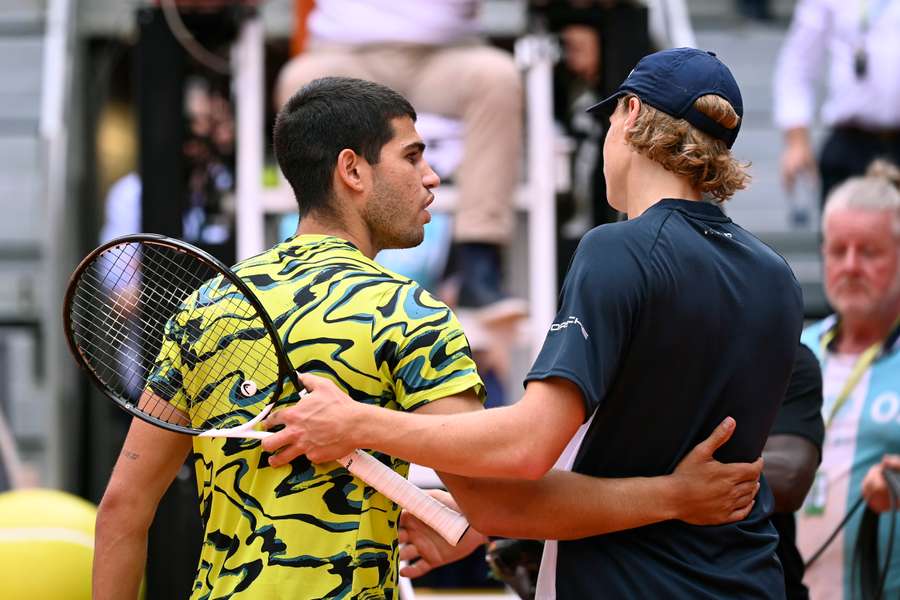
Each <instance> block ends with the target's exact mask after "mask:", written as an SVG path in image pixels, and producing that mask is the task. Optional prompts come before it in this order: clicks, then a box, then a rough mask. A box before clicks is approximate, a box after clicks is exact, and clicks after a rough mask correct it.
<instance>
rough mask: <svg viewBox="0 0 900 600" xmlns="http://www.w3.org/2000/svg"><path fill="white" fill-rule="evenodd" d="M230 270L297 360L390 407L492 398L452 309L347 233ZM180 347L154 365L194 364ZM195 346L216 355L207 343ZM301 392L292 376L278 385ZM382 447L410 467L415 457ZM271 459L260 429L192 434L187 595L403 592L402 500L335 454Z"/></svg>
mask: <svg viewBox="0 0 900 600" xmlns="http://www.w3.org/2000/svg"><path fill="white" fill-rule="evenodd" d="M235 272H236V273H237V274H238V275H239V276H240V277H241V279H243V280H244V281H245V282H246V283H247V284H248V285H249V286H250V287H251V288H252V289H253V291H254V293H255V294H256V295H257V297H258V298H259V299H260V301H261V302H262V304H263V305H264V307H265V308H266V311H267V313H268V314H269V315H270V317H271V318H272V320H273V322H274V323H275V326H276V328H277V330H278V332H279V335H280V337H281V340H282V344H283V346H284V348H285V350H286V352H287V354H288V358H289V359H290V363H291V366H292V367H294V368H296V369H298V370H299V371H300V372H303V373H314V374H317V375H320V376H323V377H328V378H330V379H332V380H333V381H334V382H335V383H337V384H338V385H339V386H340V387H341V388H342V389H343V390H344V391H346V392H347V393H348V394H349V395H350V396H351V397H352V398H354V399H355V400H357V401H359V402H366V403H370V404H375V405H378V406H382V407H386V408H390V409H394V410H404V411H410V410H415V409H417V408H419V407H421V406H423V405H424V404H427V403H429V402H431V401H434V400H438V399H440V398H443V397H446V396H451V395H454V394H459V393H462V392H465V391H467V390H470V389H474V390H475V392H476V393H477V395H478V397H479V398H480V399H482V400H483V398H484V386H483V384H482V382H481V379H480V378H479V376H478V373H477V372H476V368H475V364H474V362H473V361H472V357H471V353H470V350H469V345H468V342H467V340H466V338H465V335H464V334H463V331H462V328H461V327H460V325H459V322H458V321H457V320H456V317H455V316H454V315H453V313H452V312H451V311H450V309H449V308H447V306H446V305H444V304H443V303H441V302H439V301H438V300H436V299H434V298H433V297H432V296H431V295H430V294H428V292H426V291H425V290H423V289H422V288H421V287H420V286H419V285H418V284H416V283H415V282H414V281H411V280H409V279H407V278H404V277H401V276H399V275H397V274H395V273H392V272H390V271H388V270H387V269H385V268H383V267H381V266H380V265H378V264H377V263H375V262H374V261H373V260H370V259H369V258H367V257H366V256H365V255H363V254H362V253H361V252H360V251H359V250H357V249H356V248H355V247H354V246H353V245H352V244H350V243H349V242H346V241H344V240H342V239H339V238H335V237H328V236H318V235H304V236H297V237H294V238H291V239H288V240H286V241H285V242H283V243H281V244H278V245H276V246H275V247H273V248H271V249H270V250H268V251H267V252H265V253H263V254H260V255H258V256H256V257H254V258H251V259H248V260H246V261H243V262H241V263H239V264H238V265H237V266H236V267H235ZM191 301H194V302H195V301H196V296H194V297H193V300H191ZM180 350H181V352H182V353H183V352H184V350H185V349H184V348H183V347H182V348H181V349H180ZM173 351H174V350H173V348H171V347H168V348H167V346H166V345H164V347H163V351H162V352H161V354H160V357H159V359H158V360H157V365H156V369H157V376H158V377H163V376H165V377H171V376H172V375H173V374H174V375H177V376H180V373H179V370H183V369H185V368H187V367H185V366H184V365H183V364H182V363H181V362H178V361H176V360H175V359H173V358H172V357H173ZM211 354H212V355H213V356H212V357H211V356H210V355H211ZM193 356H202V357H204V360H214V353H209V352H206V353H203V352H194V353H193ZM201 366H202V365H201ZM191 368H199V367H198V366H197V365H194V364H192V365H191ZM151 387H152V383H151ZM187 395H188V396H190V394H187ZM296 397H297V394H296V390H295V389H294V388H293V387H292V386H291V385H290V384H286V385H285V388H284V390H283V391H282V398H283V399H284V398H286V399H289V400H290V399H296ZM174 403H176V404H178V402H174ZM280 404H281V402H279V405H280ZM375 456H376V457H378V458H379V459H381V460H382V461H383V462H385V463H387V464H390V465H391V467H392V468H393V469H394V470H395V471H397V472H398V473H401V474H402V475H404V476H405V475H406V474H407V471H408V468H409V465H408V464H407V463H405V462H403V461H400V460H396V459H392V458H391V457H388V456H386V455H382V454H379V453H375ZM267 458H268V456H267V455H266V453H264V452H263V451H262V450H261V448H260V444H259V442H258V441H257V440H250V439H222V438H199V437H197V438H194V465H195V469H196V474H197V486H198V492H199V497H200V512H201V516H202V519H203V525H204V543H203V547H202V550H201V555H200V562H199V567H198V572H197V577H196V580H195V582H194V589H193V593H192V596H191V597H192V598H194V599H198V600H199V599H210V600H211V599H213V598H216V599H219V598H221V599H226V598H234V599H235V600H238V599H250V598H254V599H255V598H259V599H276V598H290V599H291V600H302V599H304V598H308V599H313V598H348V599H350V598H354V599H361V600H363V599H366V600H367V599H380V598H388V599H393V598H397V597H398V594H397V588H396V583H397V559H398V549H397V520H398V517H399V512H400V511H399V508H398V507H397V506H396V505H395V504H394V503H393V502H391V501H390V500H388V499H387V498H385V497H384V496H382V495H381V494H380V493H378V492H376V491H375V490H373V489H372V488H370V487H368V486H367V485H365V484H364V483H363V482H362V481H360V480H359V479H356V478H355V477H353V476H352V475H351V474H350V473H348V472H347V471H346V470H345V469H344V468H343V467H341V466H340V465H338V464H337V463H335V462H332V463H326V464H322V465H313V464H311V463H310V462H309V461H308V460H307V459H306V457H299V458H297V459H296V460H294V461H293V462H292V463H291V464H290V465H287V466H284V467H280V468H272V467H270V466H269V465H268V463H267Z"/></svg>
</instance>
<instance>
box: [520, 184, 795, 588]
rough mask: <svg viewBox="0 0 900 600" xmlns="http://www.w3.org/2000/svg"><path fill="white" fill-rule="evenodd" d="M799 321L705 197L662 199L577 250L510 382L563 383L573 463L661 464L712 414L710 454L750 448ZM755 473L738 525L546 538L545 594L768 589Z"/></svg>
mask: <svg viewBox="0 0 900 600" xmlns="http://www.w3.org/2000/svg"><path fill="white" fill-rule="evenodd" d="M802 324H803V313H802V301H801V295H800V288H799V286H798V285H797V281H796V279H795V278H794V275H793V273H792V272H791V270H790V268H789V267H788V266H787V264H786V263H785V261H784V259H783V258H782V257H781V256H779V255H778V254H776V253H775V252H774V251H772V250H771V249H770V248H769V247H767V246H766V245H765V244H763V243H762V242H760V241H759V240H758V239H756V238H755V237H754V236H752V235H750V234H749V233H747V232H746V231H744V230H743V229H742V228H741V227H739V226H737V225H736V224H734V223H733V222H732V221H731V220H730V219H729V218H728V217H726V216H725V215H724V213H723V212H722V211H721V210H720V209H719V208H718V207H717V206H715V205H714V204H711V203H707V202H692V201H687V200H671V199H665V200H662V201H660V202H658V203H657V204H655V205H654V206H652V207H651V208H649V209H648V210H647V211H645V212H644V214H643V215H641V216H640V217H638V218H636V219H632V220H629V221H626V222H622V223H614V224H609V225H602V226H600V227H597V228H596V229H594V230H592V231H591V232H589V233H588V234H587V235H586V236H585V237H584V239H583V240H582V241H581V243H580V244H579V247H578V250H577V252H576V254H575V257H574V258H573V260H572V264H571V267H570V269H569V273H568V275H567V276H566V281H565V284H564V286H563V291H562V297H561V308H560V311H559V314H558V315H557V318H556V320H555V321H554V323H553V325H552V326H551V328H550V331H549V333H548V334H547V338H546V340H545V342H544V346H543V349H542V350H541V353H540V355H539V356H538V358H537V360H536V361H535V363H534V366H533V367H532V370H531V371H530V372H529V374H528V376H527V378H526V382H527V381H532V380H539V379H545V378H548V377H563V378H565V379H568V380H571V381H572V382H574V383H575V384H577V385H578V387H579V388H581V392H582V395H583V397H584V403H585V412H586V414H587V415H588V416H590V415H591V414H594V418H593V421H592V423H591V425H590V427H589V429H588V430H587V433H586V435H585V438H584V440H583V442H582V444H581V446H580V449H579V450H578V453H577V455H576V458H575V463H574V466H573V470H574V471H576V472H579V473H585V474H588V475H594V476H600V477H631V476H647V477H652V476H656V475H664V474H668V473H671V472H672V471H673V470H674V469H675V466H676V465H677V464H678V462H679V461H680V460H681V459H682V458H684V456H685V455H686V454H687V453H688V452H690V450H691V449H692V448H693V447H694V446H695V445H696V444H698V443H699V442H701V441H703V440H704V439H705V438H706V437H707V436H708V435H709V434H710V433H711V432H712V430H713V429H714V428H715V427H716V426H717V425H718V424H719V423H720V422H721V421H722V419H724V418H725V417H726V416H732V417H734V418H735V419H736V421H737V429H736V431H735V433H734V436H733V437H732V439H731V440H729V442H728V443H727V444H726V445H725V446H723V447H722V448H721V449H720V450H719V451H718V453H717V454H716V458H718V459H719V460H721V461H723V462H733V461H753V460H755V459H756V458H757V457H759V456H760V454H761V453H762V449H763V446H764V445H765V442H766V438H767V437H768V435H769V430H770V429H771V427H772V423H773V422H774V419H775V415H776V413H777V412H778V408H779V407H780V405H781V402H782V399H783V398H784V393H785V390H786V388H787V383H788V379H789V377H790V373H791V367H792V365H793V361H794V354H795V352H796V351H797V348H798V341H799V336H800V330H801V327H802ZM772 509H773V499H772V494H771V490H770V489H769V487H768V485H767V484H766V483H765V481H764V480H763V483H762V487H761V489H760V494H759V497H758V499H757V502H756V505H755V506H754V508H753V511H752V512H751V514H750V515H749V516H748V518H747V519H745V520H744V521H741V522H739V523H735V524H731V525H724V526H717V527H697V526H692V525H688V524H686V523H683V522H680V521H667V522H664V523H658V524H655V525H651V526H647V527H641V528H638V529H632V530H629V531H623V532H619V533H614V534H609V535H603V536H597V537H592V538H586V539H582V540H576V541H566V542H560V543H559V547H558V557H557V565H556V591H557V597H558V598H563V599H570V598H571V599H576V598H577V599H581V598H597V597H602V598H627V599H630V598H691V599H699V598H716V599H719V598H765V599H767V600H768V599H772V598H781V597H783V596H784V580H783V575H782V570H781V565H780V563H779V562H778V560H777V558H776V557H775V548H776V546H777V543H778V538H777V535H776V533H775V530H774V528H773V527H772V525H771V524H770V523H769V514H770V513H771V512H772Z"/></svg>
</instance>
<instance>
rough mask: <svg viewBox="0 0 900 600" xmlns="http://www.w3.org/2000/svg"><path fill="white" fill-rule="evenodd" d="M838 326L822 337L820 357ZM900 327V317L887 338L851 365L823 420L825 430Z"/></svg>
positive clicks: (824, 353) (878, 342) (869, 348)
mask: <svg viewBox="0 0 900 600" xmlns="http://www.w3.org/2000/svg"><path fill="white" fill-rule="evenodd" d="M839 325H840V324H838V325H836V326H835V327H832V328H831V329H829V330H828V331H827V332H825V335H823V336H822V356H825V355H826V352H827V350H828V345H829V344H831V342H833V341H834V338H835V337H837V329H838V326H839ZM898 326H900V317H898V318H897V320H896V321H894V324H893V325H892V326H891V328H890V330H889V331H888V334H887V336H885V338H884V339H883V340H879V341H877V342H875V343H874V344H872V345H871V346H869V347H868V348H866V350H865V351H864V352H863V353H862V354H861V355H860V356H859V358H858V359H857V361H856V364H855V365H853V370H852V371H850V375H849V376H848V377H847V381H845V382H844V387H842V388H841V392H840V393H839V394H838V395H837V398H835V399H834V404H833V405H832V407H831V411H829V413H828V418H827V419H826V420H825V429H826V430H827V429H828V427H829V426H830V425H831V422H832V421H834V417H835V415H837V414H838V411H839V410H841V408H842V407H843V406H844V404H846V402H847V398H849V397H850V393H851V392H853V388H855V387H856V385H857V384H858V383H859V380H860V379H862V376H863V373H865V372H866V371H867V370H868V369H869V367H870V366H871V365H872V363H873V362H874V361H875V357H876V356H878V353H879V352H880V351H881V349H882V347H883V346H884V343H885V342H886V341H888V340H889V339H890V338H891V337H892V335H891V334H892V333H894V331H895V330H896V329H897V327H898Z"/></svg>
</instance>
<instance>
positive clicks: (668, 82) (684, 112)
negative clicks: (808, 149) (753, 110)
mask: <svg viewBox="0 0 900 600" xmlns="http://www.w3.org/2000/svg"><path fill="white" fill-rule="evenodd" d="M629 93H630V94H634V95H635V96H637V97H638V98H640V99H641V101H642V102H646V103H647V104H649V105H650V106H652V107H653V108H655V109H657V110H661V111H662V112H664V113H666V114H667V115H670V116H672V117H675V118H676V119H684V120H685V121H687V122H688V123H690V124H691V125H693V126H694V127H696V128H697V129H699V130H700V131H703V132H705V133H707V134H709V135H711V136H712V137H714V138H717V139H720V140H722V141H723V142H725V143H726V144H728V147H729V148H731V146H732V145H734V140H735V139H736V138H737V134H738V130H740V128H741V123H740V121H738V124H737V127H735V128H734V129H728V128H727V127H723V126H722V125H720V124H719V123H716V122H715V121H714V120H712V119H710V118H709V117H707V116H706V115H704V114H703V113H701V112H700V111H698V110H697V109H695V108H694V102H695V101H696V100H697V98H699V97H700V96H705V95H707V94H715V95H716V96H721V97H722V98H724V99H725V100H727V101H728V103H729V104H731V106H732V107H734V110H735V111H737V114H738V116H740V117H742V118H743V116H744V101H743V100H742V99H741V90H740V89H739V88H738V84H737V81H735V80H734V76H733V75H732V74H731V71H730V70H729V69H728V67H726V66H725V63H723V62H722V61H721V60H719V59H718V58H716V55H715V54H713V53H712V52H706V51H704V50H697V49H696V48H673V49H671V50H663V51H662V52H656V53H654V54H650V55H648V56H645V57H644V58H642V59H641V60H640V62H638V64H637V66H636V67H635V68H634V69H633V70H632V71H631V73H629V74H628V77H627V78H625V81H623V82H622V85H620V86H619V89H617V90H616V92H615V93H614V94H613V95H612V96H610V97H609V98H607V99H606V100H603V101H602V102H599V103H597V104H595V105H594V106H592V107H590V108H589V109H587V110H588V112H599V113H601V114H605V115H607V116H609V115H611V114H612V113H613V111H614V110H615V109H616V103H617V102H618V99H619V98H621V97H622V96H624V95H625V94H629Z"/></svg>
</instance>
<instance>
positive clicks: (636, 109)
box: [623, 96, 641, 131]
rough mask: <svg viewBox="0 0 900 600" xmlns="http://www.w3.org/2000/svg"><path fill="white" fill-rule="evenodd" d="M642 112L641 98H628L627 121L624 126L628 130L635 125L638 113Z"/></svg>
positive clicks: (626, 107)
mask: <svg viewBox="0 0 900 600" xmlns="http://www.w3.org/2000/svg"><path fill="white" fill-rule="evenodd" d="M640 114H641V101H640V99H639V98H637V97H635V96H632V97H631V98H629V99H628V103H627V104H626V106H625V123H624V124H623V126H624V128H625V130H626V131H628V130H629V129H631V128H632V127H633V126H634V122H635V121H637V118H638V115H640Z"/></svg>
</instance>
